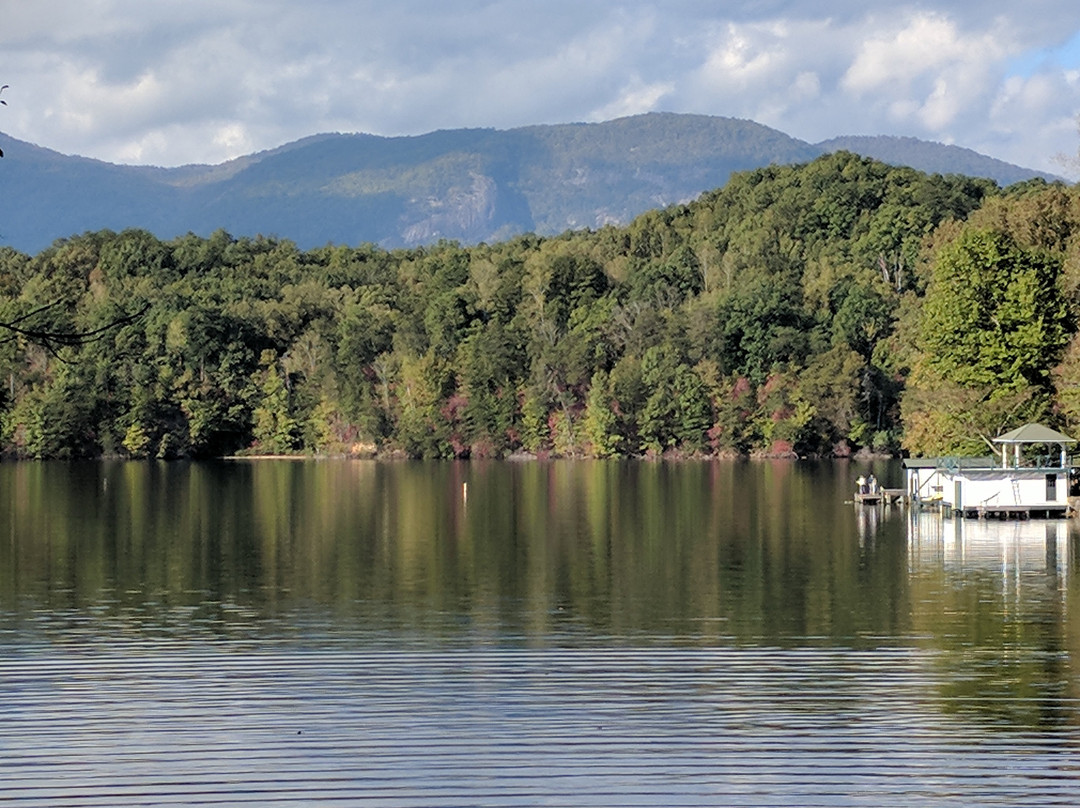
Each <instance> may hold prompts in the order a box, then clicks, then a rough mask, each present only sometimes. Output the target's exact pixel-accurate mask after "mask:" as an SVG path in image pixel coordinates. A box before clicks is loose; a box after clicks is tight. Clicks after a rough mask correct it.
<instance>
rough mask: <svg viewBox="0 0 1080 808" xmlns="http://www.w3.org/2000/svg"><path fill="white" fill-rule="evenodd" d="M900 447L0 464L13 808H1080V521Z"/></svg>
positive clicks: (3, 678) (0, 773)
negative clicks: (975, 485)
mask: <svg viewBox="0 0 1080 808" xmlns="http://www.w3.org/2000/svg"><path fill="white" fill-rule="evenodd" d="M870 470H872V471H873V472H874V473H875V474H876V475H877V477H878V478H879V479H880V480H881V481H882V482H883V483H884V484H885V485H890V486H896V487H900V486H902V481H901V469H900V467H899V465H898V464H896V463H891V462H881V463H876V464H874V465H873V466H872V467H871V466H870V465H868V464H856V463H854V462H844V461H830V462H820V463H817V462H787V461H775V462H773V461H761V462H756V461H755V462H751V461H742V462H736V461H732V462H684V463H641V462H614V461H612V462H602V461H596V462H527V463H511V462H477V463H471V464H469V463H420V462H401V463H381V462H368V461H356V462H353V461H232V462H229V461H223V462H218V463H198V464H196V463H170V464H164V463H136V462H131V463H124V462H100V463H72V464H52V463H3V464H0V514H2V516H0V519H2V522H0V531H2V533H0V535H2V539H0V718H2V720H0V798H2V799H3V800H4V802H5V804H11V805H15V806H49V807H50V808H54V807H55V806H116V805H214V806H234V805H235V806H252V805H259V806H285V805H289V806H296V805H303V804H307V805H312V804H315V805H324V804H325V805H363V806H480V805H491V806H511V805H513V806H517V805H521V806H524V805H556V806H563V805H565V806H570V805H575V806H580V805H587V806H616V805H634V806H637V805H648V806H654V805H663V806H704V805H738V806H786V805H809V806H881V805H918V806H972V805H980V806H984V805H1026V806H1035V805H1038V806H1048V805H1070V806H1072V805H1076V804H1080V671H1078V667H1077V659H1078V658H1080V584H1078V583H1077V581H1076V575H1075V574H1074V570H1076V569H1078V564H1080V558H1078V553H1080V531H1078V525H1077V524H1074V523H1073V522H1072V521H1027V522H1018V521H1013V522H982V521H961V520H945V519H942V518H941V517H939V516H938V515H936V514H926V513H924V514H912V513H909V512H907V511H905V510H903V509H900V508H893V509H888V510H884V509H883V510H878V509H863V508H856V506H853V505H851V504H850V503H848V502H846V500H849V499H850V498H851V494H852V491H853V481H854V479H855V478H856V477H857V476H859V474H865V473H868V471H870Z"/></svg>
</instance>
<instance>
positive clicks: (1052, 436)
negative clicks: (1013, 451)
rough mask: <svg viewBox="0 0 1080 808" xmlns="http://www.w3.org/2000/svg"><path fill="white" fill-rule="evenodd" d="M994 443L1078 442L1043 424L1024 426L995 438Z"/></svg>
mask: <svg viewBox="0 0 1080 808" xmlns="http://www.w3.org/2000/svg"><path fill="white" fill-rule="evenodd" d="M994 443H1076V440H1075V439H1074V438H1070V437H1069V436H1068V435H1062V434H1061V433H1060V432H1055V431H1054V430H1053V429H1051V428H1050V427H1048V426H1043V425H1042V424H1024V426H1021V427H1017V428H1016V429H1014V430H1012V431H1011V432H1006V433H1005V434H1004V435H999V436H998V437H996V438H994Z"/></svg>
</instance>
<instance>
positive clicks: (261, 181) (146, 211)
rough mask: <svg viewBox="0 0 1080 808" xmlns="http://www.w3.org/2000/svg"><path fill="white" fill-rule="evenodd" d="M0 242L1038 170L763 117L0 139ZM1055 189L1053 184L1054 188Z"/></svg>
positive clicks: (320, 225) (438, 230) (514, 229)
mask: <svg viewBox="0 0 1080 808" xmlns="http://www.w3.org/2000/svg"><path fill="white" fill-rule="evenodd" d="M0 149H2V150H3V152H4V155H5V156H4V158H3V159H2V160H0V188H2V189H3V194H2V196H0V245H8V246H12V247H15V248H16V249H19V250H22V251H25V252H31V253H34V252H38V251H40V250H41V249H43V248H44V247H46V246H48V245H49V244H50V243H52V242H53V241H54V240H56V239H58V238H65V237H68V236H71V235H76V234H79V233H83V232H85V231H92V230H101V229H112V230H123V229H126V228H143V229H146V230H149V231H151V232H153V233H154V234H156V235H157V236H158V237H160V238H163V239H170V238H173V237H175V236H178V235H182V234H184V233H187V232H194V233H196V234H199V235H208V234H209V233H211V232H212V231H214V230H217V229H219V228H223V229H225V230H227V231H229V232H230V233H232V234H233V235H236V236H243V235H252V236H253V235H256V234H263V235H268V236H269V235H273V236H278V237H281V238H287V239H291V240H293V241H295V242H296V243H297V244H298V245H299V246H300V247H302V248H310V247H314V246H319V245H323V244H326V243H329V242H333V243H340V244H351V245H355V244H359V243H363V242H372V243H376V244H379V245H382V246H384V247H398V246H407V245H416V244H426V243H431V242H434V241H437V240H439V239H456V240H459V241H462V242H465V243H476V242H480V241H495V240H501V239H504V238H508V237H510V236H513V235H515V234H518V233H523V232H535V233H539V234H544V235H549V234H555V233H559V232H562V231H565V230H568V229H577V228H585V227H590V228H597V227H601V226H603V225H605V224H609V223H614V224H622V223H626V222H628V221H630V220H631V219H632V218H633V217H634V216H636V215H638V214H640V213H642V212H644V211H646V210H649V209H652V208H657V207H663V206H666V205H669V204H672V203H676V202H684V201H689V200H691V199H693V198H695V197H697V196H698V195H699V194H701V193H702V192H703V191H706V190H711V189H713V188H717V187H720V186H722V185H724V183H726V182H727V180H728V177H729V176H730V175H731V173H732V172H734V171H743V170H748V169H754V168H758V167H760V166H763V165H768V164H770V163H778V164H784V163H800V162H807V161H809V160H813V159H814V158H815V157H818V156H820V155H821V154H824V153H826V152H831V151H836V150H839V149H846V150H849V151H853V152H856V153H859V154H863V155H866V156H868V157H873V158H875V159H879V160H881V161H883V162H888V163H894V164H901V165H909V166H912V167H914V168H917V169H920V170H924V171H927V172H937V173H954V174H966V175H970V176H979V177H987V178H990V179H993V180H995V181H997V182H998V183H999V184H1002V185H1008V184H1012V183H1014V182H1018V181H1021V180H1025V179H1031V178H1033V177H1040V176H1042V177H1046V175H1043V174H1040V173H1039V172H1036V171H1031V170H1028V169H1024V168H1020V167H1017V166H1013V165H1009V164H1007V163H1003V162H1001V161H999V160H994V159H992V158H989V157H985V156H983V155H979V154H977V153H975V152H973V151H970V150H968V149H962V148H959V147H955V146H944V145H941V144H936V143H928V142H925V141H919V140H915V139H912V138H889V137H877V138H865V137H853V138H836V139H833V140H829V141H825V142H824V143H820V144H816V145H815V144H810V143H806V142H804V141H801V140H797V139H795V138H792V137H789V136H788V135H785V134H783V133H782V132H778V131H776V130H775V129H770V128H768V127H766V126H762V125H760V124H757V123H754V122H752V121H744V120H736V119H731V118H720V117H710V116H702V115H676V114H667V113H653V114H648V115H639V116H634V117H629V118H621V119H619V120H615V121H609V122H606V123H597V124H563V125H555V126H531V127H525V128H521V129H512V130H508V131H499V130H494V129H458V130H449V131H439V132H432V133H430V134H426V135H421V136H417V137H395V138H385V137H377V136H374V135H360V134H351V135H350V134H324V135H315V136H313V137H308V138H304V139H303V140H299V141H296V142H294V143H289V144H287V145H285V146H281V147H280V148H277V149H272V150H270V151H265V152H260V153H258V154H252V155H248V156H246V157H241V158H239V159H236V160H232V161H229V162H227V163H223V164H221V165H215V166H201V165H197V166H183V167H180V168H171V169H166V168H153V167H146V166H120V165H113V164H110V163H105V162H101V161H98V160H91V159H87V158H84V157H72V156H66V155H62V154H59V153H58V152H55V151H51V150H49V149H44V148H40V147H38V146H34V145H31V144H28V143H24V142H21V141H17V140H14V139H13V138H9V137H7V136H5V135H0ZM1047 178H1048V179H1053V178H1051V177H1047Z"/></svg>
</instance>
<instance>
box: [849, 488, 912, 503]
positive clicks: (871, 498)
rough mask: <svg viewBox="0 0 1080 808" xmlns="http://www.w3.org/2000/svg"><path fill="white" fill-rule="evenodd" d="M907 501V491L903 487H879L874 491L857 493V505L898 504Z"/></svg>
mask: <svg viewBox="0 0 1080 808" xmlns="http://www.w3.org/2000/svg"><path fill="white" fill-rule="evenodd" d="M905 502H907V491H905V490H904V489H903V488H879V489H878V490H877V491H875V492H874V493H872V494H871V493H866V494H861V493H856V494H855V503H856V504H857V505H896V504H898V503H899V504H901V505H902V504H904V503H905Z"/></svg>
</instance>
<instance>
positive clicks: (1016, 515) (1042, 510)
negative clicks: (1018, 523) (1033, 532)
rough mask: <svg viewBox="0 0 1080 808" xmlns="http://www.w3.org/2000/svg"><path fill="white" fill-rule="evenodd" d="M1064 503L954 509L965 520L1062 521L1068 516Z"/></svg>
mask: <svg viewBox="0 0 1080 808" xmlns="http://www.w3.org/2000/svg"><path fill="white" fill-rule="evenodd" d="M1069 511H1070V508H1069V505H1068V504H1066V503H1056V502H1049V503H1041V504H1035V505H974V506H968V505H965V506H964V507H962V508H954V509H953V513H957V514H959V515H960V516H962V517H963V518H965V519H1033V518H1035V519H1064V518H1065V517H1066V516H1068V515H1069Z"/></svg>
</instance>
